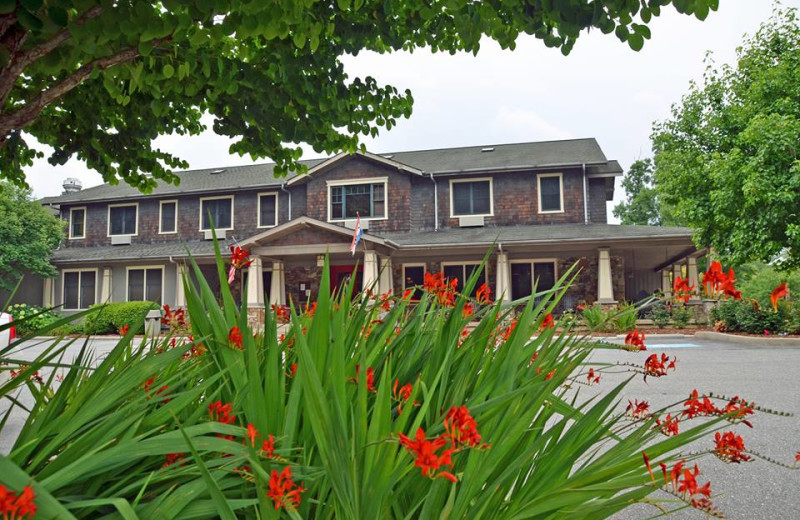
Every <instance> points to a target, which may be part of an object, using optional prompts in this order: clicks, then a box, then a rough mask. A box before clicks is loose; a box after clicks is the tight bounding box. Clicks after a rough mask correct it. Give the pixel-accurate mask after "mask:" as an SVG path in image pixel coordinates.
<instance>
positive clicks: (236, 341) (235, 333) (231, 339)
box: [228, 327, 244, 350]
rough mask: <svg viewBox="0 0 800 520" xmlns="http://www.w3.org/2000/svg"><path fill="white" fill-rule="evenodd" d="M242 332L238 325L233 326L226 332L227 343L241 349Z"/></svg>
mask: <svg viewBox="0 0 800 520" xmlns="http://www.w3.org/2000/svg"><path fill="white" fill-rule="evenodd" d="M242 340H244V338H243V337H242V332H241V331H240V330H239V327H233V328H232V329H231V330H230V332H228V344H229V345H230V346H232V347H235V348H237V349H239V350H242V349H243V348H244V347H242Z"/></svg>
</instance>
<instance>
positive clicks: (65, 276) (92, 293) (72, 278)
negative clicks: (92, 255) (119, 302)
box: [61, 269, 97, 311]
mask: <svg viewBox="0 0 800 520" xmlns="http://www.w3.org/2000/svg"><path fill="white" fill-rule="evenodd" d="M96 297H97V269H65V270H63V271H62V272H61V301H62V303H63V306H62V308H63V309H64V310H70V311H77V310H83V309H88V308H89V307H91V306H92V305H94V304H95V303H96V302H95V298H96Z"/></svg>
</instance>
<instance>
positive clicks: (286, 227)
mask: <svg viewBox="0 0 800 520" xmlns="http://www.w3.org/2000/svg"><path fill="white" fill-rule="evenodd" d="M307 227H313V228H317V229H321V230H323V231H327V232H329V233H336V234H340V235H343V236H344V237H348V238H350V237H352V236H353V230H352V229H348V228H346V227H343V226H337V225H336V224H330V223H328V222H322V221H321V220H317V219H315V218H311V217H306V216H303V217H298V218H296V219H294V220H290V221H289V222H286V223H284V224H281V225H280V226H276V227H274V228H271V229H268V230H267V231H264V232H263V233H259V234H257V235H253V236H251V237H249V238H247V239H245V240H242V241H240V242H239V245H240V246H241V247H244V248H250V247H252V246H256V245H261V244H265V243H268V242H269V241H270V240H275V239H278V238H280V237H282V236H286V235H289V234H291V233H294V232H295V231H297V230H298V229H299V228H307ZM361 240H364V241H366V242H373V243H375V244H379V245H385V244H386V241H385V240H383V239H382V238H380V237H377V236H375V235H370V234H368V233H363V234H362V235H361Z"/></svg>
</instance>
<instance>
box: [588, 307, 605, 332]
mask: <svg viewBox="0 0 800 520" xmlns="http://www.w3.org/2000/svg"><path fill="white" fill-rule="evenodd" d="M581 315H582V317H583V323H584V325H586V326H587V327H588V328H589V330H591V331H596V332H600V331H605V330H607V329H608V319H609V312H608V311H607V310H605V309H604V308H603V307H601V306H600V305H598V304H596V303H595V304H594V305H587V306H586V307H584V309H583V311H581Z"/></svg>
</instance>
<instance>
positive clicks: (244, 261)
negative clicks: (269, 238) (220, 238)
mask: <svg viewBox="0 0 800 520" xmlns="http://www.w3.org/2000/svg"><path fill="white" fill-rule="evenodd" d="M230 250H231V266H233V268H234V269H242V268H244V267H249V266H250V264H252V263H253V259H252V258H249V257H250V253H249V252H248V251H246V250H244V249H242V248H241V247H239V246H230Z"/></svg>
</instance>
